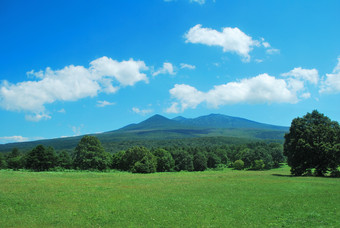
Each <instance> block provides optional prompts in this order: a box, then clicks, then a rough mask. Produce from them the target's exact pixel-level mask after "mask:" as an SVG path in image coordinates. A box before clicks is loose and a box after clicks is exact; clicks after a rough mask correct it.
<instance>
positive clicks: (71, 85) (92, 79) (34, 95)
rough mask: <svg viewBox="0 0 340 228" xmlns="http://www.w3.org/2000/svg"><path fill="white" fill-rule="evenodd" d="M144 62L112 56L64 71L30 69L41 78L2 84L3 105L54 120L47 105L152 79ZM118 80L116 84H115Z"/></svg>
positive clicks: (32, 117)
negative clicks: (48, 112)
mask: <svg viewBox="0 0 340 228" xmlns="http://www.w3.org/2000/svg"><path fill="white" fill-rule="evenodd" d="M147 69H148V67H146V65H145V63H144V62H143V61H134V60H133V59H130V60H128V61H122V62H118V61H116V60H112V59H111V58H108V57H105V56H104V57H101V58H98V59H96V60H94V61H92V62H91V63H90V67H89V68H85V67H83V66H73V65H70V66H66V67H64V68H63V69H61V70H52V69H51V68H49V67H48V68H46V70H45V71H39V72H34V71H30V72H28V73H27V74H28V75H30V76H31V77H32V76H35V77H36V78H37V80H32V81H24V82H19V83H17V84H11V83H9V82H8V81H4V82H2V84H1V85H0V107H2V108H3V109H5V110H8V111H24V112H28V113H29V114H28V115H26V119H27V120H30V121H39V120H41V119H50V118H51V117H50V116H49V115H47V114H46V109H45V105H46V104H51V103H54V102H56V101H76V100H79V99H82V98H85V97H94V96H97V95H98V93H100V92H106V93H113V92H116V91H117V90H118V89H119V88H120V87H124V86H132V85H134V84H136V83H137V82H139V81H145V82H148V78H147V77H146V75H145V74H144V73H141V71H144V70H147ZM113 83H116V86H113V85H112V84H113Z"/></svg>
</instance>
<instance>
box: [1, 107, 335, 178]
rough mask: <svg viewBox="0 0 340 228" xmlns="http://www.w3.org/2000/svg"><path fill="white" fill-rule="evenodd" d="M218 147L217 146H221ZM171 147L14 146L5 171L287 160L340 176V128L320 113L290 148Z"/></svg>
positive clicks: (262, 165) (299, 123)
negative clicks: (23, 149) (110, 149)
mask: <svg viewBox="0 0 340 228" xmlns="http://www.w3.org/2000/svg"><path fill="white" fill-rule="evenodd" d="M216 144H217V143H216ZM216 144H211V145H206V146H202V145H199V146H197V144H196V145H195V143H194V144H192V145H187V144H181V143H178V144H177V145H176V144H174V143H173V144H166V145H165V146H163V147H162V146H158V147H152V148H146V147H144V146H131V147H130V148H128V149H126V150H120V151H119V152H117V153H113V154H111V153H108V152H106V151H105V149H104V147H103V146H102V144H101V142H100V141H99V139H98V138H96V137H95V136H84V137H83V138H82V139H81V140H80V142H79V143H78V145H77V147H76V148H75V149H74V151H73V153H69V152H67V151H65V150H64V151H61V152H59V153H56V152H55V150H54V149H53V148H52V147H44V146H43V145H38V146H36V147H35V148H33V149H32V150H31V151H29V152H28V153H20V151H19V150H18V149H16V148H14V149H13V150H12V151H11V152H10V153H7V154H5V155H3V154H1V153H0V169H1V168H9V169H14V170H17V169H22V168H25V169H30V170H34V171H45V170H56V169H79V170H106V169H117V170H123V171H130V172H135V173H153V172H171V171H182V170H185V171H203V170H206V169H216V168H218V167H226V166H228V167H233V168H235V169H252V170H261V169H271V168H275V167H279V165H280V163H282V162H284V161H287V163H288V165H289V166H290V167H291V174H292V175H295V176H302V175H312V174H313V175H315V176H325V175H330V176H337V177H339V176H340V171H339V166H340V126H339V123H338V122H336V121H332V120H330V119H329V118H328V117H327V116H325V115H323V114H321V113H319V112H318V111H316V110H314V111H313V112H312V113H307V114H306V115H305V116H303V117H302V118H300V117H298V118H295V119H293V121H292V124H291V127H290V129H289V132H288V133H287V134H286V135H285V141H284V144H283V145H282V144H280V143H265V142H251V143H245V144H224V145H220V144H217V145H216Z"/></svg>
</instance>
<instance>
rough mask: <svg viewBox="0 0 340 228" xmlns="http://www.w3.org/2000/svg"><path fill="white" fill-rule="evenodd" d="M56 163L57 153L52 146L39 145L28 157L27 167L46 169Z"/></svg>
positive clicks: (36, 169) (38, 169)
mask: <svg viewBox="0 0 340 228" xmlns="http://www.w3.org/2000/svg"><path fill="white" fill-rule="evenodd" d="M55 165H56V154H55V151H54V149H53V148H52V147H48V148H45V147H44V146H43V145H38V146H36V147H35V148H34V149H32V150H31V151H30V152H28V154H27V157H26V168H28V169H32V170H34V171H46V170H49V169H50V168H54V167H55Z"/></svg>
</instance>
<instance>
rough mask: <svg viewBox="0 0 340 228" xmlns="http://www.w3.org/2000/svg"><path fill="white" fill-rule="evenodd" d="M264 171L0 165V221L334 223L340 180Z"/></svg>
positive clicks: (339, 223) (34, 224)
mask: <svg viewBox="0 0 340 228" xmlns="http://www.w3.org/2000/svg"><path fill="white" fill-rule="evenodd" d="M288 174H289V169H288V167H284V168H280V169H275V170H270V171H258V172H252V171H233V170H230V169H226V170H224V171H205V172H192V173H187V172H180V173H156V174H148V175H145V174H130V173H86V172H85V173H81V172H74V173H62V172H60V173H53V172H43V173H30V172H13V171H0V183H1V185H0V205H1V207H0V224H1V227H41V226H43V227H50V226H54V227H58V226H59V227H103V226H104V227H109V226H110V227H135V226H151V227H155V226H157V227H159V226H160V227H179V226H181V227H183V226H184V227H206V226H212V227H287V226H289V227H320V226H327V227H339V226H340V220H339V215H340V213H339V205H340V194H339V189H340V180H339V179H332V178H314V177H298V178H297V177H289V176H286V175H288Z"/></svg>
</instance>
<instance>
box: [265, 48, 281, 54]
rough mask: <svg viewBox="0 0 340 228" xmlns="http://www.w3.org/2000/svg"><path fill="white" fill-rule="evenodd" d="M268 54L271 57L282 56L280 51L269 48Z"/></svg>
mask: <svg viewBox="0 0 340 228" xmlns="http://www.w3.org/2000/svg"><path fill="white" fill-rule="evenodd" d="M266 53H267V54H269V55H275V54H280V50H279V49H276V48H269V49H267V50H266Z"/></svg>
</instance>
